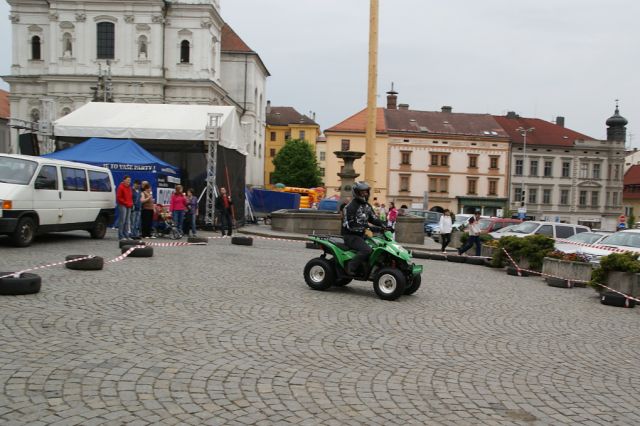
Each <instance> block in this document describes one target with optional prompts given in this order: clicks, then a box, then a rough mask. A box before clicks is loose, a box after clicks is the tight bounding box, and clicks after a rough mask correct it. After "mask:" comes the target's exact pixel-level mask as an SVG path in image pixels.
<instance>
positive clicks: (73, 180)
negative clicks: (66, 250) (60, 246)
mask: <svg viewBox="0 0 640 426" xmlns="http://www.w3.org/2000/svg"><path fill="white" fill-rule="evenodd" d="M114 215H115V188H114V184H113V176H111V171H110V170H109V169H105V168H104V167H97V166H91V165H88V164H82V163H73V162H70V161H61V160H53V159H48V158H41V157H32V156H28V155H10V154H0V234H5V235H9V236H10V238H11V239H12V241H13V243H14V244H15V245H16V246H19V247H26V246H28V245H30V244H31V242H32V241H33V238H34V237H35V236H36V234H41V233H45V232H53V231H72V230H78V229H84V230H87V231H89V233H90V234H91V237H92V238H104V235H105V233H106V231H107V224H108V223H111V222H112V221H113V218H114Z"/></svg>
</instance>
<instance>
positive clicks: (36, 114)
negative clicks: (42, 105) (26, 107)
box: [30, 108, 40, 123]
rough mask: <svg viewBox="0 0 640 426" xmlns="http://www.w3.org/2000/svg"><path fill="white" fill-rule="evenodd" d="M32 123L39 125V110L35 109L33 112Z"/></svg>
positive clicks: (31, 115)
mask: <svg viewBox="0 0 640 426" xmlns="http://www.w3.org/2000/svg"><path fill="white" fill-rule="evenodd" d="M30 117H31V121H32V122H34V123H37V122H38V121H40V110H38V109H37V108H34V109H32V110H31V114H30Z"/></svg>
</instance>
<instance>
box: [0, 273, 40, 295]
mask: <svg viewBox="0 0 640 426" xmlns="http://www.w3.org/2000/svg"><path fill="white" fill-rule="evenodd" d="M8 274H13V272H0V277H2V276H5V275H8ZM41 285H42V278H40V275H36V274H30V273H27V272H25V273H24V274H21V275H20V277H19V278H14V277H7V278H1V279H0V295H5V296H17V295H22V294H35V293H38V292H39V291H40V287H41Z"/></svg>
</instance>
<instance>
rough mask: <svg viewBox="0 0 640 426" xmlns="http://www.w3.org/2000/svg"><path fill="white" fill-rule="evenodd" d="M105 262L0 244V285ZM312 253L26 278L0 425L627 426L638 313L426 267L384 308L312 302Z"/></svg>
mask: <svg viewBox="0 0 640 426" xmlns="http://www.w3.org/2000/svg"><path fill="white" fill-rule="evenodd" d="M157 241H161V240H157ZM119 253H120V251H119V250H118V248H117V244H116V240H115V238H114V237H113V236H112V235H111V234H110V236H109V238H107V239H105V240H103V241H95V240H91V239H89V238H87V237H86V236H85V235H83V234H81V233H71V234H66V235H58V236H52V237H47V238H44V239H40V240H39V241H38V242H37V243H36V244H35V245H33V246H32V247H31V248H28V249H16V248H12V247H10V246H9V245H8V242H7V241H6V240H5V239H3V238H0V265H1V266H0V270H3V271H7V270H9V271H10V270H16V269H20V268H26V267H28V266H33V265H39V264H43V263H48V262H52V261H59V260H63V259H64V256H65V255H68V254H96V255H100V256H104V257H105V258H107V259H111V258H113V257H115V256H117V255H118V254H119ZM316 255H317V252H315V251H314V250H309V249H305V248H304V243H302V242H284V241H272V240H265V239H258V238H256V239H255V240H254V245H253V246H252V247H246V246H237V245H231V244H230V241H229V239H224V240H223V239H216V240H211V241H210V242H209V245H207V246H191V247H166V248H165V247H157V248H156V249H155V255H154V257H152V258H148V259H145V258H133V259H125V260H123V261H122V262H118V263H116V264H112V265H108V266H106V267H105V269H104V270H103V271H95V272H90V271H72V270H68V269H65V268H61V267H56V268H52V269H47V270H42V271H39V272H38V273H39V274H40V275H41V276H42V278H43V289H42V292H41V293H39V294H37V295H30V296H0V309H1V310H0V318H1V323H0V424H30V425H40V424H42V425H44V424H47V425H73V424H79V425H95V424H113V425H121V424H127V425H143V424H168V425H170V424H193V425H197V424H211V425H217V424H239V425H241V424H258V425H262V424H264V425H270V424H288V423H295V424H309V425H316V424H324V425H343V424H354V425H355V424H380V425H382V424H384V425H389V424H399V425H405V424H429V425H431V424H442V425H464V424H489V425H492V424H495V425H499V424H504V425H507V424H509V425H511V424H522V425H526V424H540V425H542V424H569V423H572V424H575V423H580V424H584V425H591V424H594V425H595V424H640V411H639V410H640V407H639V405H640V404H639V398H638V395H640V370H639V369H638V361H639V360H640V343H639V333H638V330H640V315H639V313H640V312H639V311H640V310H639V309H619V308H613V307H607V306H603V305H601V304H600V303H598V299H597V298H596V297H595V292H594V291H593V290H590V289H571V290H563V289H557V288H551V287H547V286H546V285H545V284H544V283H543V282H542V281H541V280H540V279H539V278H516V277H511V276H508V275H506V274H505V273H504V272H503V271H498V270H494V269H489V268H484V267H480V266H472V265H464V264H456V263H447V262H437V261H428V260H418V262H419V263H421V264H423V265H424V267H425V272H424V275H423V287H422V288H421V289H420V290H419V291H418V292H417V293H416V294H415V295H413V296H407V297H403V298H400V299H399V300H398V301H395V302H385V301H382V300H379V299H378V298H377V297H376V296H375V293H374V292H373V290H372V288H371V285H370V284H365V283H352V284H350V285H349V286H347V287H344V288H336V289H334V290H330V291H327V292H316V291H312V290H310V289H309V288H308V287H307V286H306V285H305V283H304V280H303V278H302V269H303V267H304V264H305V263H306V262H307V260H309V259H310V258H312V257H314V256H316Z"/></svg>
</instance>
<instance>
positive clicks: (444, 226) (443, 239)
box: [438, 209, 454, 253]
mask: <svg viewBox="0 0 640 426" xmlns="http://www.w3.org/2000/svg"><path fill="white" fill-rule="evenodd" d="M453 221H454V216H453V213H451V212H450V211H449V209H445V211H444V213H443V215H442V216H440V223H439V224H438V225H439V227H440V243H441V244H442V253H446V252H447V246H448V245H449V243H450V242H451V231H452V229H453Z"/></svg>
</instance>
